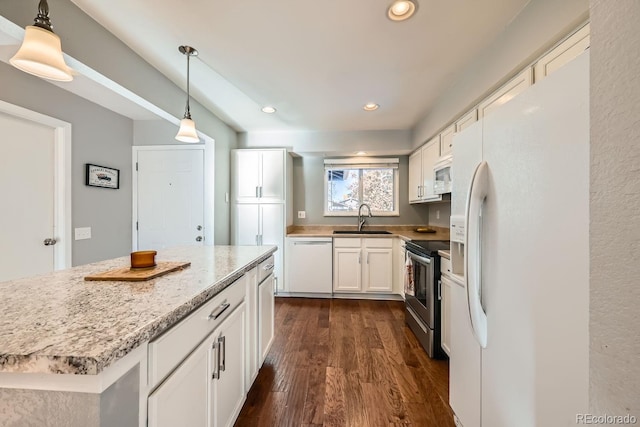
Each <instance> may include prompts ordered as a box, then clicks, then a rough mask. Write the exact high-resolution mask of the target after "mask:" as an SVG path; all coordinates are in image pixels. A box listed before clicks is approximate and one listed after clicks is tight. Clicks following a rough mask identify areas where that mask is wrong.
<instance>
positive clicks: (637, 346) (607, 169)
mask: <svg viewBox="0 0 640 427" xmlns="http://www.w3.org/2000/svg"><path fill="white" fill-rule="evenodd" d="M639 22H640V2H638V1H637V0H616V1H610V0H591V203H590V209H591V226H590V228H591V232H590V247H591V283H590V295H591V306H590V325H589V328H590V336H591V351H590V377H591V378H590V385H591V387H590V406H591V411H592V412H593V413H594V414H605V413H606V414H610V415H624V414H627V413H630V414H633V415H635V416H636V417H637V418H638V419H640V332H639V325H640V315H639V314H638V313H640V311H639V310H638V307H639V306H640V286H639V282H640V263H639V262H638V260H640V215H638V212H639V211H640V170H639V169H638V165H640V119H639V117H640V78H639V77H638V71H639V70H640V55H639V52H640V30H639V28H640V27H639V26H638V25H639V24H638V23H639Z"/></svg>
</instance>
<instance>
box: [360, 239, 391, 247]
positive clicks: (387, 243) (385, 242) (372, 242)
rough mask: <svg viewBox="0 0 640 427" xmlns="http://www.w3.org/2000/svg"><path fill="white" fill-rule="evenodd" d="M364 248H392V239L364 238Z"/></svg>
mask: <svg viewBox="0 0 640 427" xmlns="http://www.w3.org/2000/svg"><path fill="white" fill-rule="evenodd" d="M364 247H365V248H393V239H388V238H379V237H378V238H373V239H372V238H369V239H364Z"/></svg>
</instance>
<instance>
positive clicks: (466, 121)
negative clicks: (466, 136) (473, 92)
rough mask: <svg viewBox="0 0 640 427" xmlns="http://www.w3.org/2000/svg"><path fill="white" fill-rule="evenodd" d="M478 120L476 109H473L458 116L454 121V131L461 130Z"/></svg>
mask: <svg viewBox="0 0 640 427" xmlns="http://www.w3.org/2000/svg"><path fill="white" fill-rule="evenodd" d="M477 121H478V110H477V109H475V108H474V109H473V110H471V111H469V112H468V113H467V114H465V115H464V116H462V117H460V118H459V119H458V121H457V122H456V132H461V131H463V130H464V129H466V128H468V127H469V126H471V125H472V124H474V123H475V122H477Z"/></svg>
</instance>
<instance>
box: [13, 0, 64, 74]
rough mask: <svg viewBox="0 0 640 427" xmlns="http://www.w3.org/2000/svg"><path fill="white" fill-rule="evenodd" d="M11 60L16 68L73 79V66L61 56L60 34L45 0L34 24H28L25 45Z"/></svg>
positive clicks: (39, 6) (40, 4) (42, 0)
mask: <svg viewBox="0 0 640 427" xmlns="http://www.w3.org/2000/svg"><path fill="white" fill-rule="evenodd" d="M9 62H10V63H11V65H13V66H14V67H16V68H17V69H19V70H22V71H24V72H25V73H29V74H33V75H34V76H38V77H42V78H43V79H49V80H55V81H59V82H70V81H71V80H73V75H72V74H71V69H70V68H69V67H68V66H67V64H66V63H65V62H64V58H63V57H62V47H61V45H60V37H58V36H57V34H55V33H54V32H53V27H52V26H51V20H50V19H49V5H48V4H47V1H46V0H40V3H39V4H38V16H36V19H35V22H34V24H33V25H29V26H27V27H26V28H25V33H24V40H23V41H22V46H20V49H19V50H18V52H17V53H16V54H15V55H14V56H13V58H11V59H10V60H9Z"/></svg>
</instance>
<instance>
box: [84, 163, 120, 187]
mask: <svg viewBox="0 0 640 427" xmlns="http://www.w3.org/2000/svg"><path fill="white" fill-rule="evenodd" d="M86 166H87V173H86V181H85V184H86V185H89V186H91V187H102V188H112V189H114V190H115V189H118V188H120V169H114V168H108V167H105V166H98V165H92V164H89V163H87V165H86Z"/></svg>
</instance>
